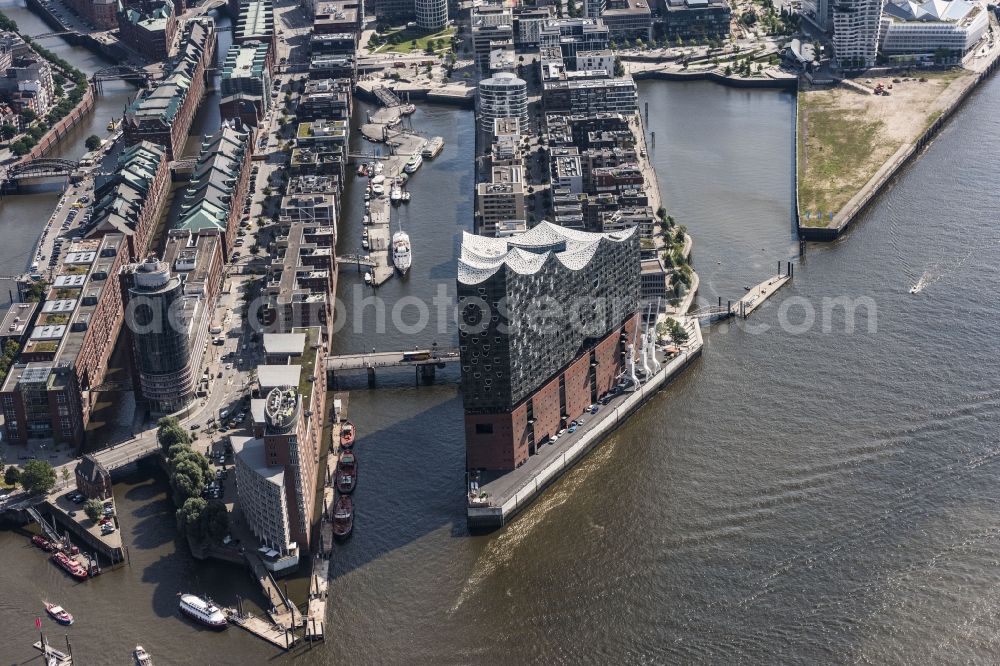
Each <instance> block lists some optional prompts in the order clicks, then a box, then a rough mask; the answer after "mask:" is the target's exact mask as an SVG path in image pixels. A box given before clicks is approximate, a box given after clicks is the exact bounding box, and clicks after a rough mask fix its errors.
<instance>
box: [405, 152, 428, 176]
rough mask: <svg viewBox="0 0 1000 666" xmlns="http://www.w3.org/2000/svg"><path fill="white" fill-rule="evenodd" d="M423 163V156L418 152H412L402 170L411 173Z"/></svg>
mask: <svg viewBox="0 0 1000 666" xmlns="http://www.w3.org/2000/svg"><path fill="white" fill-rule="evenodd" d="M423 163H424V158H423V157H421V156H420V153H414V154H413V155H410V159H408V160H406V166H404V167H403V171H405V172H406V173H413V172H414V171H416V170H417V169H419V168H420V165H421V164H423Z"/></svg>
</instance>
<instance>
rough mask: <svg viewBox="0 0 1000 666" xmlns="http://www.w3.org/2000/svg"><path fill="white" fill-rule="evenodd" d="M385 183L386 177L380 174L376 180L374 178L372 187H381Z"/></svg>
mask: <svg viewBox="0 0 1000 666" xmlns="http://www.w3.org/2000/svg"><path fill="white" fill-rule="evenodd" d="M384 182H385V176H383V175H382V174H379V175H377V176H375V177H374V178H372V185H381V184H382V183H384Z"/></svg>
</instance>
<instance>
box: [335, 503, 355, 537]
mask: <svg viewBox="0 0 1000 666" xmlns="http://www.w3.org/2000/svg"><path fill="white" fill-rule="evenodd" d="M353 529H354V502H353V500H351V496H350V495H341V496H340V497H338V498H337V503H336V504H334V505H333V536H334V538H335V539H346V538H347V537H349V536H351V530H353Z"/></svg>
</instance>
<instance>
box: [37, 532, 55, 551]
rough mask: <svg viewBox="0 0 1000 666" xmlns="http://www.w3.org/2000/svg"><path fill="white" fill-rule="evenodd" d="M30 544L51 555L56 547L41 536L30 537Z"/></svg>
mask: <svg viewBox="0 0 1000 666" xmlns="http://www.w3.org/2000/svg"><path fill="white" fill-rule="evenodd" d="M31 543H33V544H35V545H36V546H38V547H39V548H41V549H42V550H44V551H45V552H46V553H51V552H52V551H53V550H55V549H56V547H55V546H54V545H53V544H52V542H51V541H49V540H48V539H46V538H45V537H43V536H42V535H41V534H36V535H35V536H33V537H31Z"/></svg>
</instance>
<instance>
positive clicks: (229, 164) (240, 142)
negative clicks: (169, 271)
mask: <svg viewBox="0 0 1000 666" xmlns="http://www.w3.org/2000/svg"><path fill="white" fill-rule="evenodd" d="M252 153H253V141H252V138H251V136H250V133H249V131H248V130H246V129H244V128H236V127H233V126H232V125H229V124H225V125H223V126H222V127H220V128H219V131H217V132H216V133H215V134H213V135H212V136H210V137H206V139H205V141H203V142H202V144H201V151H200V152H199V154H198V161H197V163H196V164H195V167H194V173H192V175H191V184H190V185H189V186H188V188H187V189H186V190H185V192H184V203H183V205H182V206H181V211H180V216H179V217H178V219H177V220H176V222H175V223H174V225H173V226H174V227H175V228H177V229H186V230H188V231H191V232H198V231H201V230H202V229H215V230H218V232H219V233H220V234H221V235H222V240H223V251H224V253H225V254H226V255H228V254H229V253H230V252H232V251H233V248H234V242H235V241H236V226H237V224H238V223H239V219H240V211H241V208H240V206H241V205H242V202H243V199H244V197H245V196H246V192H247V187H248V186H249V182H250V163H251V161H252V160H251V157H252Z"/></svg>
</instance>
